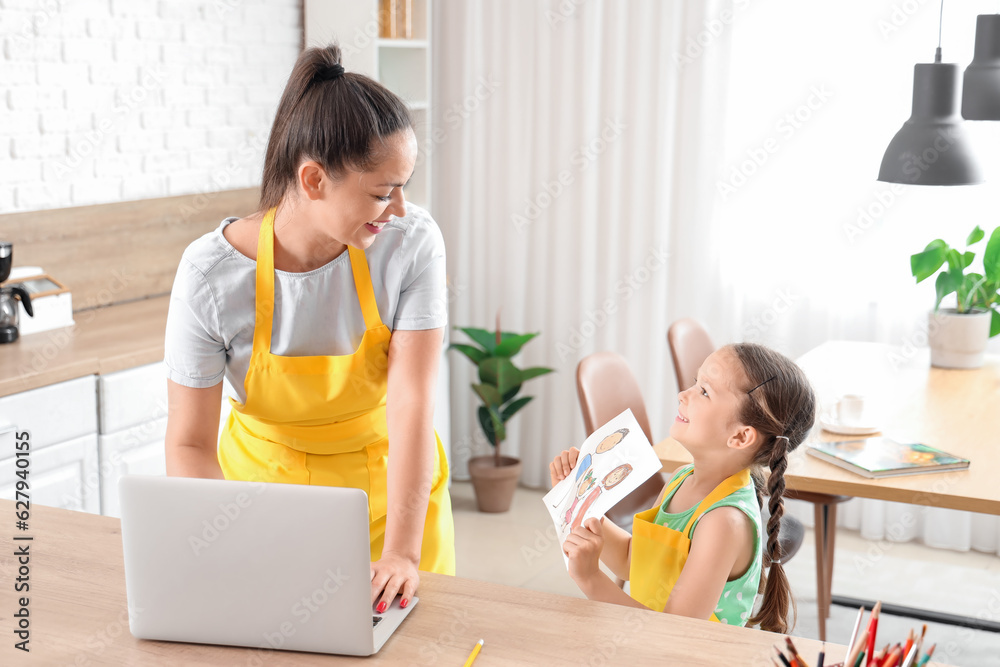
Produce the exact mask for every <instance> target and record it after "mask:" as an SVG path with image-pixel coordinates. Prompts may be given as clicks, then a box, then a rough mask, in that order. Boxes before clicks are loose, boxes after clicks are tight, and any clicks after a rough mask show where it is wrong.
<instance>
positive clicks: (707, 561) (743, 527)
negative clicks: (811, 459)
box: [549, 343, 816, 633]
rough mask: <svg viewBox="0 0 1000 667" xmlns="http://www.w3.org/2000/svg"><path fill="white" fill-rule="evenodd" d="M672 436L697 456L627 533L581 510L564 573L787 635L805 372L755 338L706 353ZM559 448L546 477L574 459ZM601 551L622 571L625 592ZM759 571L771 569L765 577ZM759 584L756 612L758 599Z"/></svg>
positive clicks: (810, 399) (808, 401) (631, 597)
mask: <svg viewBox="0 0 1000 667" xmlns="http://www.w3.org/2000/svg"><path fill="white" fill-rule="evenodd" d="M678 400H679V403H680V405H679V407H678V413H679V414H678V416H677V419H676V420H675V421H674V423H673V425H672V426H671V428H670V435H671V436H672V437H673V438H674V439H676V440H677V441H678V442H680V443H681V444H682V445H683V446H684V448H685V449H687V450H688V451H689V452H690V453H691V456H692V458H693V459H694V463H693V464H692V465H689V466H684V467H682V468H681V469H680V470H678V471H677V472H676V473H674V475H673V477H672V478H671V479H670V481H669V482H668V483H667V485H666V487H664V490H663V492H662V493H661V494H660V501H658V502H657V504H656V505H655V506H654V507H652V508H650V509H649V510H646V511H645V512H641V513H639V514H637V515H636V516H635V521H634V524H633V528H632V534H631V535H630V534H629V533H627V532H626V531H624V530H622V529H621V528H619V527H618V526H615V525H614V524H612V523H610V522H608V523H604V519H603V518H601V519H600V520H597V519H593V518H591V519H587V521H586V522H584V525H583V526H580V527H579V528H576V529H575V530H574V531H573V532H572V533H571V534H570V535H569V537H567V539H566V542H565V543H564V545H563V550H564V552H565V554H566V556H567V557H568V558H569V573H570V576H571V577H572V578H573V580H574V581H575V582H576V583H577V585H578V586H579V587H580V589H581V590H582V591H583V592H584V593H585V594H586V596H587V597H588V598H590V599H591V600H603V601H605V602H614V603H617V604H623V605H630V606H633V607H647V608H650V609H654V610H657V611H666V612H670V613H673V614H680V615H683V616H691V617H694V618H705V619H711V620H713V621H719V622H722V623H728V624H730V625H746V624H747V623H748V622H749V623H750V624H753V625H760V627H761V628H762V629H764V630H770V631H773V632H780V633H783V632H786V630H787V629H788V625H787V616H788V608H789V605H790V602H791V592H790V590H789V586H788V580H787V578H786V577H785V573H784V571H783V570H782V567H781V553H780V552H781V547H780V545H779V543H778V529H779V524H780V521H781V515H782V513H783V511H784V509H783V504H782V494H783V493H784V491H785V479H784V472H785V468H786V467H787V455H788V453H789V452H791V451H792V450H794V449H795V448H796V447H798V445H799V443H801V442H802V441H803V440H804V439H805V437H806V435H807V434H808V433H809V430H810V429H811V428H812V425H813V420H814V418H815V413H816V399H815V396H814V394H813V391H812V388H811V387H810V386H809V381H808V380H807V379H806V377H805V374H804V373H803V372H802V370H801V369H799V367H798V366H796V365H795V363H794V362H792V361H791V360H790V359H788V358H787V357H785V356H783V355H781V354H779V353H777V352H775V351H773V350H770V349H768V348H766V347H763V346H761V345H756V344H753V343H738V344H735V345H727V346H726V347H723V348H721V349H719V350H717V351H715V352H714V353H712V355H711V356H709V357H708V359H706V360H705V363H704V364H702V366H701V369H700V370H699V371H698V378H697V382H696V383H695V385H694V386H693V387H691V388H689V389H686V390H684V391H682V392H681V393H680V394H679V395H678ZM578 455H579V450H577V449H576V448H573V449H570V450H566V451H564V452H562V453H561V454H560V455H559V456H557V457H556V458H555V459H554V460H553V461H552V463H551V464H550V465H549V470H550V472H551V476H552V483H553V485H554V484H556V483H557V482H558V481H560V480H561V479H563V478H564V477H565V476H566V475H568V474H569V472H570V471H571V470H572V468H573V465H574V464H575V463H576V459H577V456H578ZM765 466H766V467H769V468H770V470H771V474H770V477H769V478H768V481H767V493H768V495H769V496H770V500H769V505H768V509H769V510H770V518H769V519H768V522H767V535H766V538H767V539H766V546H765V545H764V544H763V537H764V536H763V535H762V534H761V533H762V530H761V515H760V503H761V495H762V489H761V486H762V480H763V476H762V474H761V470H762V469H763V468H764V467H765ZM598 560H601V561H604V564H605V565H607V567H608V568H609V569H610V570H611V571H612V572H614V573H615V575H617V576H618V577H619V578H621V579H625V580H628V581H629V582H630V583H629V588H630V593H629V594H626V593H625V592H624V591H622V590H621V589H620V588H618V586H616V585H615V583H614V582H612V581H611V579H609V578H608V577H607V575H605V574H604V573H603V572H601V570H600V568H599V566H598ZM763 568H769V573H768V575H767V576H766V583H764V584H763V585H761V580H762V579H765V577H764V574H763V572H762V569H763ZM761 590H762V591H763V594H764V596H763V601H762V604H761V606H760V609H759V611H758V612H757V615H756V616H754V617H752V618H751V617H750V614H751V611H752V608H753V604H754V598H755V596H756V594H757V593H758V592H759V591H761Z"/></svg>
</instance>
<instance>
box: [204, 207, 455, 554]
mask: <svg viewBox="0 0 1000 667" xmlns="http://www.w3.org/2000/svg"><path fill="white" fill-rule="evenodd" d="M348 252H349V254H350V260H351V269H352V271H353V273H354V286H355V289H356V290H357V293H358V299H359V301H360V303H361V312H362V314H363V315H364V319H365V334H364V337H363V338H362V340H361V345H360V346H359V347H358V349H357V350H356V351H355V352H354V354H346V355H342V356H310V357H286V356H281V355H277V354H271V325H272V322H273V319H274V209H271V210H270V211H268V212H267V214H266V215H265V216H264V220H263V222H261V225H260V237H259V239H258V242H257V294H256V315H255V321H254V333H253V352H252V353H251V356H250V367H249V369H248V370H247V376H246V382H245V384H244V388H245V390H246V403H245V404H242V405H241V404H240V403H238V402H237V401H234V400H232V399H230V402H231V403H232V406H233V410H232V412H231V413H230V415H229V421H228V422H227V423H226V427H225V429H224V430H223V432H222V436H221V438H220V440H219V463H220V465H221V466H222V472H223V474H224V475H225V476H226V479H240V480H252V481H262V482H280V483H286V484H315V485H319V486H341V487H354V488H357V489H361V490H363V491H365V492H366V493H367V494H368V511H369V521H370V524H371V526H370V532H371V558H372V560H373V561H375V560H378V559H379V558H380V557H381V554H382V544H383V541H384V538H385V518H386V505H387V485H386V472H387V463H388V454H389V440H388V428H387V427H386V413H385V399H386V388H387V386H388V358H389V357H388V353H389V338H390V336H391V335H392V332H390V331H389V328H388V327H386V326H385V325H384V324H382V319H381V317H380V316H379V312H378V305H377V304H376V302H375V292H374V290H373V289H372V282H371V275H370V274H369V271H368V261H367V259H366V258H365V253H364V251H363V250H358V249H356V248H352V247H348ZM316 307H323V306H322V304H316ZM435 439H436V440H437V453H436V461H435V466H434V476H433V479H432V482H431V491H430V503H429V505H428V507H427V518H426V521H425V523H424V536H423V546H422V548H421V557H420V569H421V570H425V571H429V572H439V573H444V574H454V573H455V528H454V523H453V519H452V514H451V498H450V497H449V495H448V488H447V484H448V463H447V459H446V458H445V454H444V448H443V447H442V445H441V439H440V438H438V437H437V434H436V433H435ZM316 527H317V528H318V529H322V525H321V524H317V526H316Z"/></svg>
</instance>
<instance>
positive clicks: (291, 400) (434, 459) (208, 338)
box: [165, 46, 455, 613]
mask: <svg viewBox="0 0 1000 667" xmlns="http://www.w3.org/2000/svg"><path fill="white" fill-rule="evenodd" d="M416 157H417V145H416V138H415V135H414V133H413V129H412V119H411V117H410V114H409V111H408V109H407V108H406V105H405V104H404V103H403V102H402V101H401V100H400V99H399V98H398V97H396V96H395V95H394V94H392V93H391V92H390V91H389V90H387V89H386V88H385V87H383V86H382V85H380V84H379V83H377V82H375V81H373V80H372V79H369V78H368V77H365V76H363V75H360V74H356V73H345V72H344V68H343V67H342V65H341V53H340V48H339V47H337V46H329V47H326V48H322V49H319V48H312V49H308V50H306V51H305V52H303V53H302V55H301V56H300V57H299V59H298V61H297V62H296V64H295V67H294V69H293V71H292V74H291V77H290V78H289V80H288V83H287V85H286V87H285V91H284V93H283V94H282V97H281V101H280V103H279V105H278V109H277V113H276V116H275V119H274V124H273V126H272V128H271V135H270V139H269V141H268V146H267V154H266V156H265V160H264V174H263V182H262V185H261V197H260V210H259V211H258V212H257V213H255V214H254V215H251V216H249V217H246V218H242V219H236V218H227V219H226V220H224V221H223V222H222V224H221V225H220V227H219V228H218V229H217V230H216V231H214V232H212V233H209V234H206V235H205V236H203V237H201V238H200V239H198V240H196V241H195V242H194V243H192V244H191V245H190V246H189V247H188V249H187V250H186V251H185V253H184V257H183V259H182V261H181V264H180V267H179V268H178V271H177V277H176V280H175V282H174V287H173V292H172V294H171V300H170V313H169V316H168V319H167V332H166V353H165V364H166V366H167V369H168V385H169V386H168V400H169V418H168V423H167V436H166V455H167V472H168V474H170V475H178V476H189V477H214V478H225V479H241V480H257V481H265V482H284V483H295V484H318V485H325V486H347V487H356V488H360V489H363V490H364V491H366V492H367V493H368V498H369V515H370V516H369V519H370V522H371V558H372V602H373V603H374V602H375V600H376V599H378V598H381V599H380V601H379V604H378V607H377V610H378V611H379V613H381V612H382V611H384V610H385V608H386V607H387V605H388V604H389V603H391V601H392V600H393V599H394V598H395V596H396V595H397V593H399V594H401V595H402V600H401V602H400V604H401V605H402V606H406V604H407V603H408V602H409V600H410V599H412V597H413V595H414V594H415V593H416V590H417V586H418V584H419V576H418V574H417V570H418V568H419V569H422V570H427V571H433V572H443V573H448V574H454V569H455V554H454V527H453V523H452V515H451V501H450V498H449V496H448V491H447V481H448V469H447V462H446V459H445V455H444V450H443V448H442V446H441V442H440V440H439V439H437V437H436V434H435V432H434V427H433V424H432V419H433V413H434V395H435V386H436V378H437V371H438V359H439V358H440V355H441V346H442V342H443V336H444V326H445V325H446V324H447V312H446V308H445V305H446V291H445V290H446V285H445V274H444V242H443V239H442V237H441V232H440V230H439V229H438V228H437V226H436V224H435V223H434V221H433V220H432V219H431V218H430V216H429V215H428V214H427V213H426V212H425V211H423V210H422V209H419V208H417V207H414V206H412V205H409V206H407V204H406V202H405V200H404V196H403V185H404V184H405V183H406V181H407V180H408V179H409V178H410V175H411V174H412V172H413V166H414V163H415V161H416ZM390 327H391V330H390ZM223 376H225V377H226V378H228V379H229V381H230V384H231V385H232V386H233V387H234V388H235V389H236V392H237V394H238V400H232V401H231V402H232V404H233V411H232V413H231V414H230V417H229V420H228V422H227V423H226V425H225V427H224V429H223V431H222V434H221V436H219V437H218V439H217V434H218V428H219V410H220V404H221V395H222V379H223ZM390 443H391V445H390ZM390 452H391V456H390ZM306 511H308V510H306ZM317 528H321V526H319V525H318V526H317Z"/></svg>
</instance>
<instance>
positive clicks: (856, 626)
mask: <svg viewBox="0 0 1000 667" xmlns="http://www.w3.org/2000/svg"><path fill="white" fill-rule="evenodd" d="M864 615H865V608H864V605H862V606H861V607H860V608H859V609H858V617H857V618H856V619H854V630H853V631H851V639H850V641H848V642H847V652H848V653H850V652H851V649H852V648H854V642H855V641H856V640H857V638H858V632H859V631H860V630H861V619H862V618H863V617H864ZM845 662H848V661H846V660H845Z"/></svg>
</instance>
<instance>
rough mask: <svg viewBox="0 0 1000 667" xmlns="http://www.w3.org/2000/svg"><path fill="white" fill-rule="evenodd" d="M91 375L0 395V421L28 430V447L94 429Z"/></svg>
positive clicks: (93, 400)
mask: <svg viewBox="0 0 1000 667" xmlns="http://www.w3.org/2000/svg"><path fill="white" fill-rule="evenodd" d="M94 387H95V384H94V376H93V375H87V376H84V377H82V378H76V379H75V380H68V381H66V382H59V383H58V384H50V385H48V386H45V387H39V388H38V389H31V390H29V391H22V392H21V393H19V394H11V395H10V396H4V397H3V398H0V423H2V424H11V425H13V426H14V427H15V428H17V430H19V431H25V430H27V431H30V432H31V448H32V450H36V449H39V448H41V447H47V446H49V445H56V444H59V443H62V442H66V441H67V440H72V439H73V438H79V437H80V436H83V435H88V434H94V433H96V432H97V394H96V393H95V390H94Z"/></svg>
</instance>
